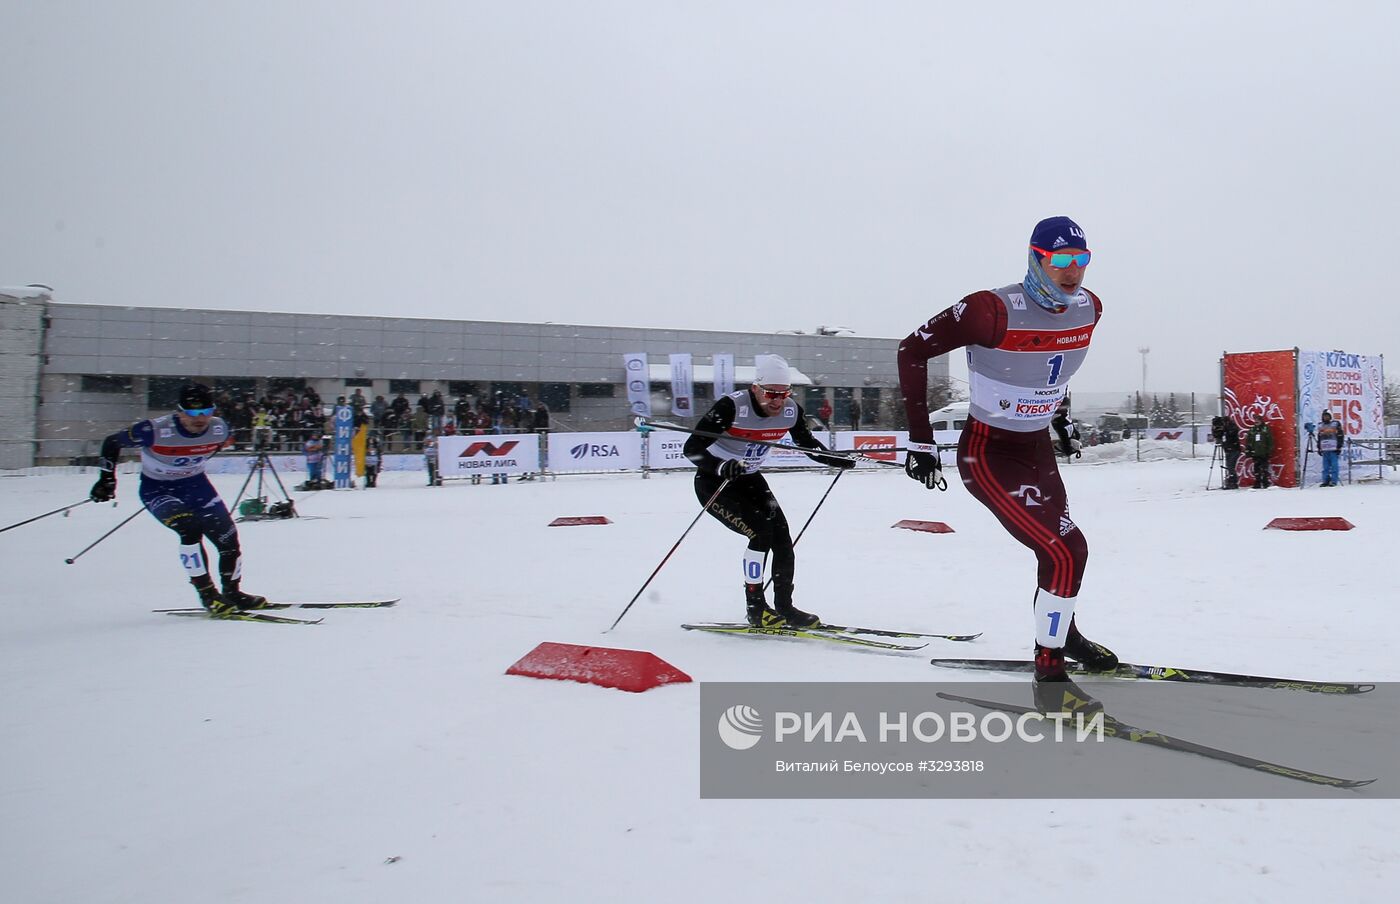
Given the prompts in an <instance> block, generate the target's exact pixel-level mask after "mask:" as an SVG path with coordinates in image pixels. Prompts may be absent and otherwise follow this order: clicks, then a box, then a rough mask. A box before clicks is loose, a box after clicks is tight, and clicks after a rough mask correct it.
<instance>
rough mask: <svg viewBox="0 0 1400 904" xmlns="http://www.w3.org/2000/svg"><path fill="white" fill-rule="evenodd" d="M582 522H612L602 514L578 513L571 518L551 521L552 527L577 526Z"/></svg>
mask: <svg viewBox="0 0 1400 904" xmlns="http://www.w3.org/2000/svg"><path fill="white" fill-rule="evenodd" d="M580 524H612V522H611V521H609V520H608V519H607V518H604V517H603V516H602V515H578V516H576V517H571V518H555V519H554V520H553V521H551V522H549V526H550V527H577V526H578V525H580Z"/></svg>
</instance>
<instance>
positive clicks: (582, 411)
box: [0, 289, 948, 468]
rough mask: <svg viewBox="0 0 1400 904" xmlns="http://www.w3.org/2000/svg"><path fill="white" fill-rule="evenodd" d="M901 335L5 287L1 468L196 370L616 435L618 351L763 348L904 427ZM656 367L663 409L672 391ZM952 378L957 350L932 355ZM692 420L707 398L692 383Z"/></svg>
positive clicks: (810, 398) (247, 381) (146, 400)
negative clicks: (467, 406) (66, 295)
mask: <svg viewBox="0 0 1400 904" xmlns="http://www.w3.org/2000/svg"><path fill="white" fill-rule="evenodd" d="M896 345H897V340H895V339H891V338H871V337H862V336H852V335H839V336H830V335H816V334H788V333H778V334H770V333H736V332H720V331H709V330H667V329H642V328H637V327H606V326H586V325H574V324H557V323H546V324H539V323H501V322H495V321H481V320H430V319H418V318H410V317H352V316H340V315H323V314H287V313H273V312H260V311H258V312H248V311H211V310H188V309H173V308H153V307H111V306H104V305H91V304H66V303H60V302H55V301H54V300H53V299H52V297H51V294H50V293H49V292H47V291H45V290H42V289H24V290H14V289H0V368H3V369H2V370H0V374H2V375H3V381H2V382H0V425H3V430H2V431H0V432H2V433H3V445H0V468H20V467H29V466H33V465H42V464H68V463H73V462H77V461H82V460H87V459H90V457H91V456H93V455H95V454H96V452H97V450H98V447H99V446H100V444H101V440H102V438H103V437H104V436H105V435H107V434H108V433H111V432H113V431H115V430H117V429H120V428H121V427H123V426H125V425H127V424H130V423H132V422H134V421H137V420H140V419H141V418H144V417H149V416H152V415H155V414H161V413H165V412H167V411H169V410H171V408H172V407H173V406H174V403H175V397H176V395H177V394H178V392H179V387H180V386H181V385H183V384H184V383H186V382H188V381H189V380H191V379H197V380H199V381H201V382H205V383H208V384H210V385H212V386H214V387H216V388H220V389H224V390H230V391H238V392H241V393H242V394H244V395H248V396H250V397H256V396H261V395H263V394H268V393H271V392H276V391H281V390H285V389H292V390H296V389H299V388H305V387H310V388H313V389H315V391H316V392H317V393H318V394H319V395H320V396H321V398H322V399H325V400H327V401H333V400H334V399H335V398H336V397H337V396H340V395H349V394H351V393H353V392H354V391H355V390H356V389H359V390H360V391H361V392H362V393H363V394H364V395H365V396H367V397H369V398H371V399H372V398H373V397H374V396H376V395H384V396H386V397H388V398H392V397H393V396H395V395H397V394H398V393H400V392H402V393H404V394H405V395H406V396H407V397H408V398H409V399H410V400H414V401H416V399H417V398H418V396H419V395H421V394H430V393H432V392H433V391H435V390H437V391H441V392H442V394H443V395H444V397H446V398H448V399H449V400H451V399H454V398H456V397H459V396H465V397H469V398H481V397H489V396H492V395H495V394H496V393H503V394H508V395H515V396H525V397H529V398H530V399H532V400H535V401H543V402H544V403H545V405H546V406H547V407H548V408H549V410H550V413H551V427H552V428H553V429H556V430H557V429H564V430H615V429H626V428H628V427H629V426H630V424H631V416H630V413H629V410H628V405H627V393H626V388H625V384H624V369H623V355H624V354H627V353H632V352H645V353H647V355H648V356H649V358H650V360H651V361H652V363H653V365H656V364H665V363H666V361H667V358H668V356H669V355H671V354H675V353H684V352H688V353H690V354H691V355H693V356H694V362H695V364H696V372H697V377H700V376H703V375H704V374H705V373H706V372H707V371H708V367H707V366H706V365H708V364H709V363H710V360H711V358H710V356H712V355H714V354H721V353H730V354H733V355H734V359H735V364H736V365H737V367H736V371H737V375H738V376H739V377H740V378H741V379H740V382H741V383H742V382H743V381H742V377H743V375H744V371H745V370H746V368H745V367H744V366H745V365H752V363H753V358H754V356H755V355H758V354H778V355H782V356H783V357H785V358H787V359H788V361H789V363H791V364H792V366H793V367H794V368H795V369H796V371H797V372H798V374H799V375H800V376H797V377H795V378H794V383H795V384H797V386H796V394H797V397H798V399H799V401H801V402H802V403H803V405H804V407H805V408H806V409H807V410H808V412H809V413H813V414H815V413H816V412H817V411H818V410H819V409H820V407H821V402H822V400H829V401H830V402H831V404H832V408H833V415H832V420H833V421H834V422H835V426H839V427H847V426H849V423H850V413H851V403H852V402H853V401H855V402H857V403H858V404H859V405H860V408H861V410H862V412H863V415H862V424H863V425H865V426H880V427H897V426H900V425H901V424H902V418H903V404H902V399H901V397H900V394H899V378H898V372H897V367H896V362H895V349H896ZM655 370H656V368H655V367H653V371H654V372H653V374H652V381H653V382H652V386H651V389H652V393H653V401H654V403H655V404H656V405H657V406H659V408H658V410H661V411H663V412H667V413H668V412H669V407H667V403H668V400H669V389H670V387H669V384H668V383H666V382H665V381H662V380H659V379H658V378H657V375H656V373H655ZM929 373H930V377H931V378H939V377H942V378H946V377H947V375H948V363H947V360H946V359H938V360H936V361H932V362H930V366H929ZM695 388H696V394H697V397H698V398H697V402H698V404H697V405H696V410H697V413H703V412H704V411H705V409H706V408H707V407H708V406H707V405H706V404H705V401H706V400H707V399H709V398H712V389H711V387H710V386H709V385H707V384H705V383H703V382H700V381H699V380H698V379H697V383H696V387H695Z"/></svg>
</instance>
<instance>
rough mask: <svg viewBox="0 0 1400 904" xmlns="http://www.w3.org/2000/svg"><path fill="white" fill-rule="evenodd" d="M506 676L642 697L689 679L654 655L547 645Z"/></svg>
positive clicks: (514, 667) (528, 654) (564, 645)
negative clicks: (576, 684) (577, 684)
mask: <svg viewBox="0 0 1400 904" xmlns="http://www.w3.org/2000/svg"><path fill="white" fill-rule="evenodd" d="M506 674H507V675H523V676H525V677H526V678H553V679H556V680H558V681H578V682H580V683H582V684H596V685H598V686H599V687H614V688H617V689H618V690H620V691H631V692H632V693H634V694H639V693H641V692H642V691H649V690H651V689H652V688H654V687H660V686H661V685H663V684H684V683H686V682H688V681H690V680H691V678H690V676H689V675H687V674H686V673H685V672H682V671H681V670H680V669H678V668H676V667H675V666H673V665H671V664H670V663H669V662H667V661H666V660H664V659H661V658H659V657H658V656H656V655H655V654H654V653H648V652H646V651H645V650H617V649H613V648H611V647H583V646H579V645H578V644H572V643H549V642H547V641H546V642H545V643H542V644H540V645H539V646H537V647H535V648H534V649H533V650H531V651H530V652H528V653H526V654H525V655H524V656H523V657H521V659H520V661H519V662H517V663H516V664H515V665H513V666H511V667H510V668H508V669H506Z"/></svg>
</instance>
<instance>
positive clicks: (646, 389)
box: [622, 352, 651, 417]
mask: <svg viewBox="0 0 1400 904" xmlns="http://www.w3.org/2000/svg"><path fill="white" fill-rule="evenodd" d="M622 366H623V369H624V370H625V371H626V373H627V407H628V408H629V409H631V411H632V414H633V416H636V417H651V377H650V375H649V374H648V373H647V355H646V352H629V353H627V354H625V355H623V356H622Z"/></svg>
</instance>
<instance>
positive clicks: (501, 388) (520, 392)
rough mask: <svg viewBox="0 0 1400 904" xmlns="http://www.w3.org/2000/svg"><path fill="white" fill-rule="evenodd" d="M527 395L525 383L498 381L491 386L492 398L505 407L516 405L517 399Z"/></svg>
mask: <svg viewBox="0 0 1400 904" xmlns="http://www.w3.org/2000/svg"><path fill="white" fill-rule="evenodd" d="M527 395H529V392H528V391H527V390H526V389H525V384H524V383H516V382H509V381H497V382H493V383H492V384H491V397H492V398H493V399H497V400H499V401H500V402H501V403H502V404H505V405H514V404H515V402H516V400H517V399H520V398H522V397H524V396H527Z"/></svg>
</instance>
